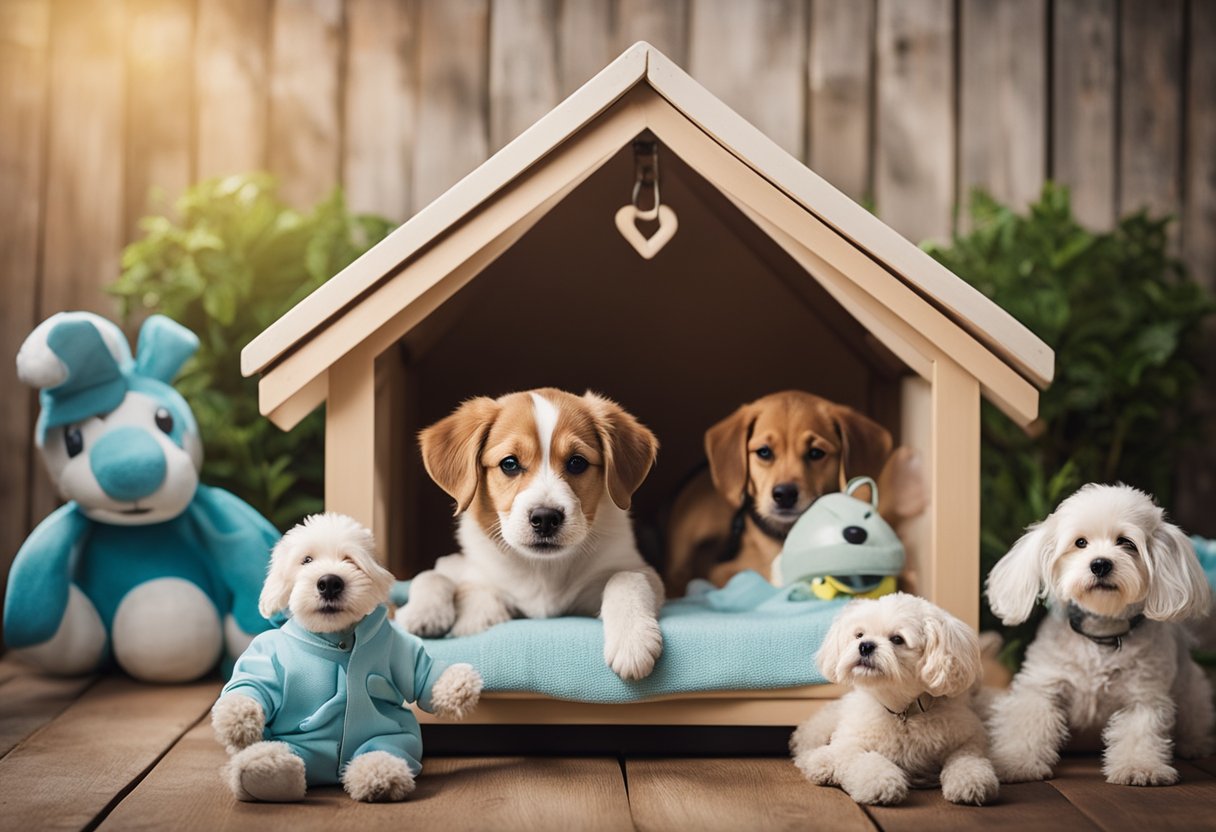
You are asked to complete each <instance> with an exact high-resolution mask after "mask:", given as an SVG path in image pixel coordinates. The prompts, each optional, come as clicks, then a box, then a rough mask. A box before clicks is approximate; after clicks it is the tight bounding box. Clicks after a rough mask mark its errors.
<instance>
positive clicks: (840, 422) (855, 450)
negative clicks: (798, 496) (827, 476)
mask: <svg viewBox="0 0 1216 832" xmlns="http://www.w3.org/2000/svg"><path fill="white" fill-rule="evenodd" d="M829 410H830V411H831V414H832V421H833V422H835V423H836V433H837V434H838V435H839V436H840V489H841V490H842V491H843V490H844V487H845V485H846V484H847V483H848V481H849V480H851V479H852V478H853V477H862V476H865V477H871V478H873V479H875V480H877V479H879V478H880V476H881V475H882V470H883V465H884V464H885V463H886V461H887V457H889V456H890V455H891V446H892V445H893V444H894V443H893V442H892V440H891V433H890V431H888V430H887V429H886V428H884V427H883V426H882V425H880V424H878V422H875V421H874V420H873V419H871V418H870V417H869V416H863V415H862V414H860V413H858V412H857V411H856V410H854V409H853V408H851V407H845V406H844V405H842V404H833V405H832V406H831V408H829Z"/></svg>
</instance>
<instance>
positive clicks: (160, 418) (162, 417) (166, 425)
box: [156, 407, 173, 433]
mask: <svg viewBox="0 0 1216 832" xmlns="http://www.w3.org/2000/svg"><path fill="white" fill-rule="evenodd" d="M156 426H157V427H158V428H160V432H161V433H172V432H173V414H172V413H170V412H169V411H168V410H165V409H164V408H163V407H158V408H157V409H156Z"/></svg>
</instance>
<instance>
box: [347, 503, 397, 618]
mask: <svg viewBox="0 0 1216 832" xmlns="http://www.w3.org/2000/svg"><path fill="white" fill-rule="evenodd" d="M345 519H346V520H347V521H348V522H349V523H350V526H351V527H352V528H351V533H350V534H349V538H350V541H351V544H352V545H351V546H349V547H347V554H349V555H350V556H351V557H353V558H354V560H355V564H356V566H358V567H359V569H361V570H362V571H363V573H364V574H365V575H367V577H368V578H370V579H371V582H372V590H373V594H374V595H375V596H376V597H378V598H379V599H381V601H382V602H383V601H387V600H388V594H389V590H391V589H392V588H393V582H394V581H396V580H397V579H396V577H395V576H394V575H393V573H392V572H389V571H388V570H387V569H385V568H384V567H383V566H381V565H380V562H379V561H378V560H377V559H376V537H375V535H373V534H372V531H371V529H369V528H367V527H366V526H364V525H363V524H362V523H360V522H358V521H357V520H355V519H354V518H351V517H347V518H345Z"/></svg>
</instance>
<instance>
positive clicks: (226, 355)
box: [110, 174, 393, 528]
mask: <svg viewBox="0 0 1216 832" xmlns="http://www.w3.org/2000/svg"><path fill="white" fill-rule="evenodd" d="M173 213H174V216H173V217H169V216H154V217H147V218H145V219H144V220H143V221H142V223H141V227H142V229H143V230H144V232H145V236H144V237H143V239H141V240H138V241H136V242H134V243H132V244H131V245H129V246H127V248H126V250H125V251H124V252H123V256H122V275H121V276H120V277H119V279H118V280H117V281H116V282H115V283H114V285H113V286H112V287H110V291H111V292H112V293H114V294H115V295H117V296H118V297H119V298H120V299H121V303H122V307H123V315H124V317H125V318H127V319H128V320H130V318H131V317H132V316H138V315H141V314H143V313H147V312H154V311H155V312H161V313H164V314H165V315H168V316H169V317H170V318H173V319H174V320H176V321H179V322H180V323H182V324H184V325H186V326H188V327H190V329H192V330H194V332H196V333H197V334H198V336H199V339H200V341H201V342H202V343H201V346H200V348H199V351H198V354H197V355H196V356H195V357H194V358H193V359H192V360H191V361H190V362H189V363H188V364H187V365H186V367H185V368H184V369H183V371H182V374H181V376H180V377H179V379H178V381H177V384H176V386H177V388H178V390H180V391H181V393H182V395H184V396H185V397H186V399H187V401H189V402H190V406H191V407H192V408H193V409H194V414H195V416H196V417H197V418H198V422H199V429H200V431H201V432H202V437H203V445H204V447H205V448H206V453H205V461H204V464H203V472H202V479H203V481H204V482H206V483H208V484H210V485H218V486H221V487H223V488H227V489H228V490H230V491H232V492H234V493H235V494H237V495H239V496H240V497H242V498H243V499H245V500H246V501H247V502H249V503H250V504H251V505H252V506H254V507H255V508H256V509H258V510H259V511H260V512H262V514H264V515H265V516H266V517H267V518H268V519H270V521H271V522H272V523H274V524H275V525H276V526H278V527H279V528H287V527H288V526H290V525H292V524H293V523H295V522H296V521H297V520H299V519H300V518H301V517H302V516H304V515H305V514H307V513H309V512H312V511H317V510H319V509H320V508H321V505H322V495H323V489H322V482H323V480H322V475H323V470H324V460H323V445H322V442H323V435H324V434H323V430H322V428H323V415H322V413H320V412H317V413H313V414H312V415H311V416H309V417H308V418H306V419H305V420H304V421H303V422H301V423H300V424H299V425H298V426H297V427H296V428H295V429H294V430H292V431H291V432H290V433H283V432H282V431H280V430H279V429H278V428H276V427H274V426H273V425H271V424H270V422H269V421H267V420H266V419H265V418H263V417H262V416H261V415H260V414H259V413H258V394H257V379H247V378H242V376H241V371H240V352H241V349H242V348H243V347H244V346H245V344H247V343H249V341H250V340H252V339H253V338H254V337H255V336H256V335H258V334H259V333H260V332H261V331H262V330H264V329H265V328H266V327H267V326H269V325H270V324H271V323H273V322H274V321H275V320H276V319H278V318H279V317H280V316H281V315H282V314H283V313H284V312H286V311H287V310H288V309H290V308H291V307H292V306H294V305H295V304H296V302H297V301H299V300H300V299H302V298H303V297H305V296H306V295H307V294H308V293H309V292H311V291H312V290H313V289H315V288H317V287H318V286H320V285H321V284H322V283H324V282H325V281H326V280H328V279H329V278H330V277H332V276H333V275H334V274H336V273H337V272H339V271H341V270H342V269H343V268H344V267H345V266H346V265H347V264H349V263H350V262H351V261H353V260H354V259H355V258H356V257H358V256H359V255H360V254H362V253H363V252H364V251H366V250H367V249H368V248H370V247H371V246H372V245H374V244H375V243H376V242H378V241H379V240H381V239H382V238H383V237H384V236H385V235H386V234H387V233H388V232H389V231H390V230H391V229H392V227H393V224H392V223H390V222H389V221H387V220H385V219H382V218H379V217H373V216H357V215H352V214H351V213H350V211H349V210H348V209H347V207H346V203H345V201H344V200H343V198H342V194H341V193H340V192H337V191H335V192H334V194H333V195H332V196H330V197H329V198H328V199H326V200H325V201H323V202H322V203H320V204H319V205H317V206H316V208H314V209H313V210H312V211H310V212H307V213H302V212H299V211H295V210H293V209H291V208H289V207H287V206H286V205H285V204H284V203H283V202H282V201H281V200H279V198H278V197H277V195H276V191H275V183H274V181H273V180H272V179H271V178H270V177H268V176H266V175H260V174H253V175H248V176H231V177H226V178H222V179H212V180H209V181H206V182H203V183H201V184H199V185H196V186H194V187H192V188H190V189H189V190H187V191H186V193H185V194H184V195H183V196H182V197H181V198H180V199H179V200H178V201H177V203H176V205H175V206H174V212H173Z"/></svg>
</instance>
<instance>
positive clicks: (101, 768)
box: [0, 661, 1216, 832]
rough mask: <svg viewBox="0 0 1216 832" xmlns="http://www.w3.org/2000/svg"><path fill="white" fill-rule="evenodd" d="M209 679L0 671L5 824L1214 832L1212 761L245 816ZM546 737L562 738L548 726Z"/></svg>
mask: <svg viewBox="0 0 1216 832" xmlns="http://www.w3.org/2000/svg"><path fill="white" fill-rule="evenodd" d="M218 687H219V686H218V682H214V681H213V682H202V683H198V684H194V685H185V686H177V687H159V686H150V685H140V684H136V683H135V682H132V681H130V680H128V679H125V678H121V677H109V678H102V679H100V680H97V679H92V678H89V679H75V680H55V679H44V678H40V677H37V676H33V675H31V674H29V673H28V672H25V671H24V670H23V669H21V668H20V666H19V665H15V664H14V663H12V662H11V661H0V818H3V819H4V820H3V823H0V828H4V829H22V830H24V829H40V830H41V829H64V830H79V829H86V830H92V829H97V828H100V829H102V830H161V829H174V830H225V829H229V830H258V832H261V830H264V829H267V828H286V829H291V830H292V832H311V830H318V831H320V830H325V832H328V830H331V829H333V828H337V827H345V828H357V829H362V830H377V829H385V830H390V829H391V830H394V831H395V832H396V831H397V830H403V829H413V830H431V829H437V830H441V831H442V832H465V830H468V832H476V831H477V830H486V829H492V830H494V831H495V832H512V831H513V830H529V831H530V832H531V830H538V831H539V832H543V830H562V832H569V831H570V830H594V831H596V832H598V830H604V831H605V832H608V831H609V830H632V829H636V830H644V831H645V832H664V830H685V829H697V830H708V831H709V832H712V831H713V830H731V832H737V831H738V830H750V829H773V830H798V829H832V830H859V832H860V831H861V830H933V832H937V830H956V829H957V830H963V829H967V830H970V829H976V828H983V829H984V830H985V832H996V830H1003V829H1010V830H1012V829H1017V830H1026V829H1032V830H1036V832H1037V831H1038V830H1052V829H1066V830H1078V831H1080V830H1134V831H1135V832H1146V830H1154V832H1155V830H1173V829H1178V830H1188V832H1190V831H1191V830H1204V829H1212V830H1216V758H1213V759H1208V760H1199V761H1197V762H1195V763H1179V770H1180V771H1181V773H1182V782H1181V783H1180V784H1179V785H1177V786H1172V787H1169V788H1158V789H1137V788H1131V787H1122V786H1111V785H1109V784H1107V783H1105V782H1104V781H1103V779H1102V775H1101V771H1100V765H1099V761H1098V759H1097V757H1096V756H1068V757H1066V758H1065V759H1064V761H1063V762H1062V763H1061V765H1060V767H1059V771H1058V773H1057V776H1056V778H1055V779H1054V780H1050V781H1048V782H1045V783H1023V784H1019V785H1012V786H1004V787H1002V791H1001V799H1000V800H999V802H997V803H996V804H994V805H992V806H986V807H959V806H952V805H950V804H948V803H946V802H945V801H944V800H942V797H941V793H940V792H938V791H933V790H928V791H915V792H913V793H912V794H911V796H910V797H909V799H908V801H907V802H906V803H905V804H904V805H902V806H896V807H887V808H877V807H869V808H863V807H860V806H858V805H857V804H855V803H854V802H853V801H852V800H850V799H849V798H848V797H847V796H846V795H845V794H844V793H843V792H841V791H839V790H838V789H824V788H819V787H817V786H812V785H811V784H809V783H807V782H806V781H805V780H803V779H802V777H801V776H800V775H799V774H798V772H797V770H796V769H795V768H794V767H793V766H792V765H791V764H790V763H789V761H788V760H786V759H784V758H755V757H751V758H730V757H722V758H678V757H673V758H626V759H618V758H616V757H583V758H565V757H481V758H473V757H437V756H432V757H428V758H427V760H426V770H425V771H424V773H423V775H422V777H421V778H420V780H419V784H418V790H417V791H416V792H415V793H414V795H413V796H412V797H411V798H410V800H408V801H407V802H405V803H401V804H378V805H367V804H359V803H355V802H354V801H352V800H350V799H348V798H347V797H346V796H345V795H344V794H343V793H342V792H341V790H339V789H337V788H328V789H316V790H314V791H313V792H312V793H311V794H310V796H309V798H308V800H307V801H306V802H305V803H302V804H293V805H267V804H249V803H240V802H238V801H236V800H234V799H233V798H232V797H231V795H230V794H229V793H228V792H227V790H226V789H225V787H224V786H223V784H222V783H221V782H220V779H219V775H218V770H219V767H220V765H221V764H222V762H223V760H224V753H223V750H222V749H221V748H220V747H219V745H218V744H217V743H216V742H215V740H214V738H213V737H212V736H211V729H210V725H209V723H208V719H207V711H208V709H209V707H210V705H211V703H212V701H213V699H214V697H215V695H216V693H217V691H218ZM555 730H561V729H560V728H559V729H555Z"/></svg>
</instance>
